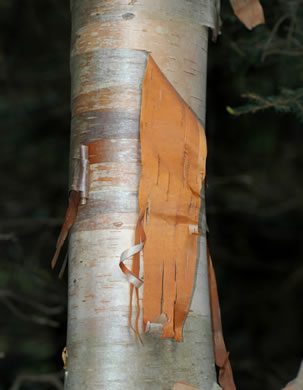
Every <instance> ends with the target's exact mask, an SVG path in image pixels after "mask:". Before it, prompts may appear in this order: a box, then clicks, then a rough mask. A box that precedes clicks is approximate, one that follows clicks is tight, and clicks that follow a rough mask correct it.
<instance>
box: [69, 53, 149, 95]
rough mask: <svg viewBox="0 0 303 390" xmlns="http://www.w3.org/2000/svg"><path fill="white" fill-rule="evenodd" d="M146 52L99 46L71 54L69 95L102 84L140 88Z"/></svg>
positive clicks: (88, 90) (93, 89) (96, 87)
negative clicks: (91, 49)
mask: <svg viewBox="0 0 303 390" xmlns="http://www.w3.org/2000/svg"><path fill="white" fill-rule="evenodd" d="M146 61H147V52H145V51H139V50H129V49H124V48H119V49H112V48H110V49H101V48H97V50H95V51H94V53H91V52H89V53H81V54H79V55H76V56H74V57H72V58H71V74H72V98H73V99H74V98H75V97H77V96H79V95H81V94H83V93H88V92H91V91H95V90H99V89H104V88H114V87H120V88H123V89H124V88H127V89H140V88H141V84H142V80H143V77H144V72H145V67H146Z"/></svg>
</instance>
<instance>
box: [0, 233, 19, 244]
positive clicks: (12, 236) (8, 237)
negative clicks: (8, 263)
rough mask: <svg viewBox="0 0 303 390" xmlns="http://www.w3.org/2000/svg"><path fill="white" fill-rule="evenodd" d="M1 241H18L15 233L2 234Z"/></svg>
mask: <svg viewBox="0 0 303 390" xmlns="http://www.w3.org/2000/svg"><path fill="white" fill-rule="evenodd" d="M0 241H14V242H15V241H17V237H16V236H15V234H14V233H4V234H0Z"/></svg>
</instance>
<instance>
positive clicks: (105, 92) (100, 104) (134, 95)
mask: <svg viewBox="0 0 303 390" xmlns="http://www.w3.org/2000/svg"><path fill="white" fill-rule="evenodd" d="M140 101H141V89H140V88H139V87H138V88H137V89H136V88H133V87H129V86H119V87H112V88H102V89H98V90H95V91H90V92H87V93H83V94H81V95H79V96H77V97H76V98H75V99H73V100H72V115H73V116H74V115H77V114H81V113H84V112H98V111H99V112H100V111H101V112H102V111H126V112H130V113H132V112H137V111H138V107H139V106H140Z"/></svg>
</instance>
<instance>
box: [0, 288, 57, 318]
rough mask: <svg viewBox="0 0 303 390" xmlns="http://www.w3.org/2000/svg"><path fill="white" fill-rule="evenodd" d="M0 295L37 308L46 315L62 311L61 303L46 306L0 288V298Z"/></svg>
mask: <svg viewBox="0 0 303 390" xmlns="http://www.w3.org/2000/svg"><path fill="white" fill-rule="evenodd" d="M1 297H6V298H11V299H14V300H15V301H18V302H21V303H24V304H26V305H28V306H31V307H33V308H34V309H37V310H39V311H40V312H42V313H43V314H47V315H55V314H60V313H62V311H63V306H61V305H59V306H53V307H49V306H46V305H44V304H42V303H39V302H36V301H34V300H32V299H29V298H25V297H22V296H21V295H18V294H16V293H14V292H13V291H10V290H0V298H1Z"/></svg>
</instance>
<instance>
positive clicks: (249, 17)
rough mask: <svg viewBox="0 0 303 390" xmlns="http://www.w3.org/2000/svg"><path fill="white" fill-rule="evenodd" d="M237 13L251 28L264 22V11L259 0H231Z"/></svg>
mask: <svg viewBox="0 0 303 390" xmlns="http://www.w3.org/2000/svg"><path fill="white" fill-rule="evenodd" d="M230 4H231V6H232V8H233V11H234V13H235V15H236V16H237V17H238V18H239V19H240V21H241V22H242V23H243V24H244V25H245V26H246V27H247V28H248V29H249V30H251V29H253V28H254V27H256V26H258V25H259V24H264V23H265V19H264V13H263V8H262V5H261V4H260V1H259V0H230Z"/></svg>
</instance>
